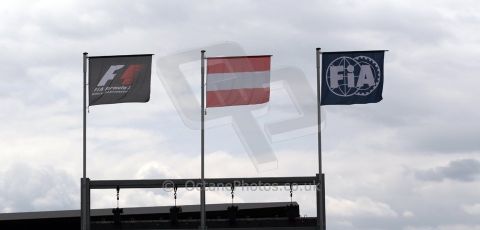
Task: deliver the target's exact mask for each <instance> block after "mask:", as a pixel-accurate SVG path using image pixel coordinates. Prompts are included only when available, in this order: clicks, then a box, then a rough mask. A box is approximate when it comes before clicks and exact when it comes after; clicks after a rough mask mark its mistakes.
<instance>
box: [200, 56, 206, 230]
mask: <svg viewBox="0 0 480 230" xmlns="http://www.w3.org/2000/svg"><path fill="white" fill-rule="evenodd" d="M201 63H202V67H201V71H202V74H201V75H202V80H201V81H202V82H201V85H202V98H201V106H202V109H201V113H202V114H201V144H200V145H201V149H202V150H201V180H202V186H201V189H200V229H206V228H205V219H206V212H205V130H204V123H205V50H202V51H201Z"/></svg>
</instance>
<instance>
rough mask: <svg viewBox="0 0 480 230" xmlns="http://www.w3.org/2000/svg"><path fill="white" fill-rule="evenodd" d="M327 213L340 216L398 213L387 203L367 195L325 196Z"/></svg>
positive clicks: (392, 214)
mask: <svg viewBox="0 0 480 230" xmlns="http://www.w3.org/2000/svg"><path fill="white" fill-rule="evenodd" d="M327 210H328V212H329V215H332V216H342V217H389V218H390V217H397V216H398V213H397V212H396V211H394V210H393V209H392V208H391V207H390V206H389V205H388V204H385V203H382V202H378V201H373V200H371V199H370V198H368V197H359V198H356V199H354V200H349V199H342V198H338V199H337V198H332V197H327Z"/></svg>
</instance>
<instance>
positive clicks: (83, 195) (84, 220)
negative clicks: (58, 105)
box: [80, 52, 89, 230]
mask: <svg viewBox="0 0 480 230" xmlns="http://www.w3.org/2000/svg"><path fill="white" fill-rule="evenodd" d="M87 59H88V53H87V52H85V53H83V104H82V107H83V167H82V168H83V174H82V175H83V176H82V180H81V183H80V185H81V191H80V199H81V204H80V206H81V207H80V208H81V213H80V215H81V229H82V230H88V229H89V226H88V219H89V218H88V205H87V201H88V191H87V189H88V182H87Z"/></svg>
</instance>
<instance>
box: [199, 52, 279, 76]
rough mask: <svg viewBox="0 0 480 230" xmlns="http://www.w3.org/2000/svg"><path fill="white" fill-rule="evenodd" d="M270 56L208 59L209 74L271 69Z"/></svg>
mask: <svg viewBox="0 0 480 230" xmlns="http://www.w3.org/2000/svg"><path fill="white" fill-rule="evenodd" d="M270 58H271V57H270V56H246V57H222V58H210V59H207V74H209V73H210V74H211V73H234V72H255V71H269V70H270Z"/></svg>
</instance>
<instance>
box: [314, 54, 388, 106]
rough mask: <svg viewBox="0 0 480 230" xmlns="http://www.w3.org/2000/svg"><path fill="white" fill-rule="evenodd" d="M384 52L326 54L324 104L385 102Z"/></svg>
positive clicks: (323, 82)
mask: <svg viewBox="0 0 480 230" xmlns="http://www.w3.org/2000/svg"><path fill="white" fill-rule="evenodd" d="M384 53H385V51H383V50H381V51H353V52H325V53H322V101H321V105H351V104H367V103H376V102H379V101H381V100H382V90H383V57H384Z"/></svg>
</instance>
